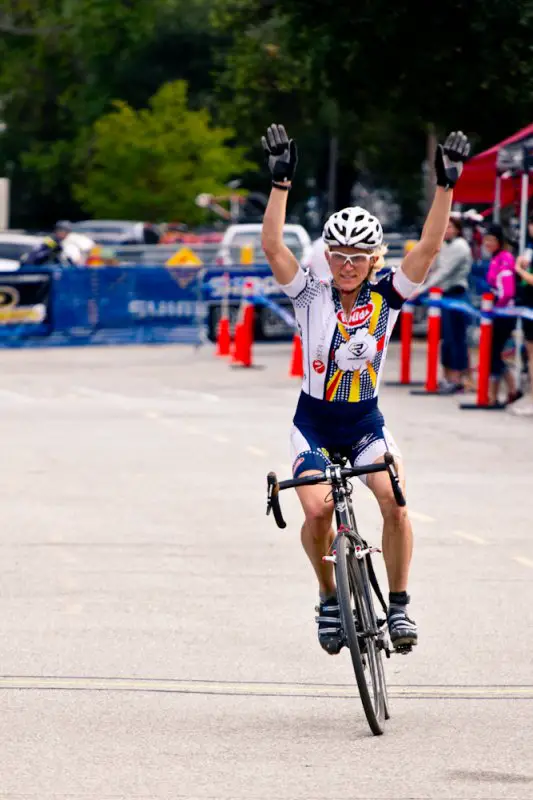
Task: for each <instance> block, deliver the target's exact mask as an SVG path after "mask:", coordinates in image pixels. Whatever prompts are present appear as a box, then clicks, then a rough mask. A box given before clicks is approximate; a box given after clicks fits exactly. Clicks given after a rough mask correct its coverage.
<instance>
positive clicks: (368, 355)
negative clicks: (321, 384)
mask: <svg viewBox="0 0 533 800" xmlns="http://www.w3.org/2000/svg"><path fill="white" fill-rule="evenodd" d="M376 351H377V344H376V340H375V339H374V337H373V336H372V335H371V334H370V333H368V330H366V328H365V329H364V330H363V329H361V330H358V331H357V332H356V333H355V334H354V335H353V336H351V337H350V338H349V339H348V341H347V342H343V343H342V344H341V345H340V347H338V348H337V350H336V351H335V362H336V364H337V366H338V368H339V369H340V370H342V371H343V372H355V370H360V371H361V372H364V371H365V370H366V369H367V368H368V364H369V363H370V364H371V363H372V361H373V360H374V357H375V355H376Z"/></svg>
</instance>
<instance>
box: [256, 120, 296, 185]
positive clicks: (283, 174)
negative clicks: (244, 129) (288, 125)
mask: <svg viewBox="0 0 533 800" xmlns="http://www.w3.org/2000/svg"><path fill="white" fill-rule="evenodd" d="M261 144H262V146H263V150H264V152H265V157H266V161H267V165H268V168H269V170H270V173H271V175H272V182H273V183H274V184H276V183H283V182H285V181H292V179H293V176H294V171H295V169H296V164H297V163H298V150H297V148H296V142H295V141H294V139H289V137H288V136H287V132H286V130H285V128H284V127H283V125H270V127H269V128H268V130H267V134H266V136H262V137H261Z"/></svg>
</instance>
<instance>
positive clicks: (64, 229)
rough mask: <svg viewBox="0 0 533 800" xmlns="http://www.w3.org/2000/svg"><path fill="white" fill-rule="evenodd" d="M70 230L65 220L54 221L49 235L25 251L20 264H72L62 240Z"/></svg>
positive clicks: (70, 227)
mask: <svg viewBox="0 0 533 800" xmlns="http://www.w3.org/2000/svg"><path fill="white" fill-rule="evenodd" d="M71 231H72V225H71V223H70V222H68V221H67V220H61V221H59V222H56V224H55V226H54V230H53V233H52V234H51V236H46V237H45V238H44V239H43V241H42V243H41V244H39V245H37V247H34V248H33V250H30V251H29V253H25V254H24V255H23V256H22V258H21V259H20V264H21V266H26V265H29V266H32V265H33V266H41V265H43V264H64V265H72V263H73V262H72V260H71V258H70V257H69V255H68V253H65V252H64V250H63V242H64V241H65V239H66V238H67V236H68V235H69V234H70V232H71Z"/></svg>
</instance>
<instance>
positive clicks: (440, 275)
mask: <svg viewBox="0 0 533 800" xmlns="http://www.w3.org/2000/svg"><path fill="white" fill-rule="evenodd" d="M471 268H472V253H471V251H470V246H469V244H468V242H467V241H466V239H465V238H464V236H463V228H462V223H461V220H460V219H457V218H455V217H450V219H449V221H448V227H447V228H446V233H445V234H444V243H443V245H442V248H441V250H440V252H439V254H438V256H437V258H436V259H435V262H434V264H433V268H432V271H431V272H430V274H429V278H428V279H427V281H426V283H425V284H424V285H423V287H422V289H421V290H419V291H418V292H417V293H416V295H415V296H418V295H420V294H422V293H425V292H427V291H428V290H429V289H431V288H432V287H433V286H437V287H439V289H442V292H443V297H448V298H453V299H454V300H466V299H467V289H468V276H469V274H470V270H471ZM441 319H442V322H441V324H442V348H441V363H442V366H443V369H444V381H443V383H442V384H441V386H440V392H441V393H443V394H455V393H456V392H462V391H464V384H463V377H464V376H466V375H467V374H468V345H467V331H468V322H469V317H468V316H467V315H466V314H463V313H462V312H461V311H457V310H453V309H450V308H443V309H442V318H441Z"/></svg>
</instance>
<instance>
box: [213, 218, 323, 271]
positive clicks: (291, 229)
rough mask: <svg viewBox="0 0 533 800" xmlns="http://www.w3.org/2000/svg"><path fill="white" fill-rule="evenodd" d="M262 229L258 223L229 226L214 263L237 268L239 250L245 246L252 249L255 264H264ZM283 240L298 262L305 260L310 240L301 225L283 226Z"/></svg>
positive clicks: (239, 255)
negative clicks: (232, 265) (249, 246)
mask: <svg viewBox="0 0 533 800" xmlns="http://www.w3.org/2000/svg"><path fill="white" fill-rule="evenodd" d="M262 227H263V226H262V225H261V224H259V223H248V224H245V225H230V226H229V227H228V228H227V229H226V232H225V233H224V238H223V239H222V242H221V245H220V247H219V249H218V252H217V255H216V260H215V263H216V264H217V265H218V266H230V265H231V264H234V265H237V266H238V264H239V262H240V258H241V248H242V247H244V246H246V245H251V246H252V247H253V249H254V260H255V262H256V263H260V264H264V263H266V256H265V254H264V252H263V250H262V248H261V229H262ZM283 239H284V241H285V244H286V245H287V247H288V248H289V250H292V252H293V253H294V255H295V256H296V258H297V259H298V261H303V260H305V259H306V257H307V254H308V252H309V251H310V250H311V239H310V238H309V234H308V233H307V231H306V230H305V228H304V227H302V225H285V226H284V228H283Z"/></svg>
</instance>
